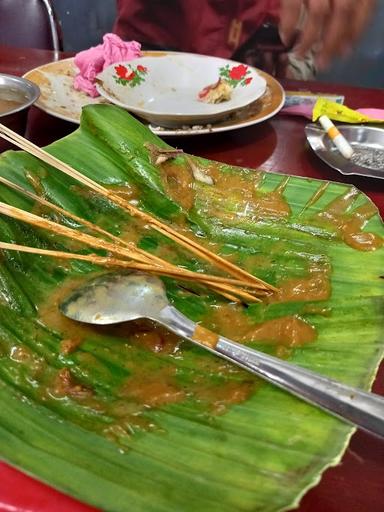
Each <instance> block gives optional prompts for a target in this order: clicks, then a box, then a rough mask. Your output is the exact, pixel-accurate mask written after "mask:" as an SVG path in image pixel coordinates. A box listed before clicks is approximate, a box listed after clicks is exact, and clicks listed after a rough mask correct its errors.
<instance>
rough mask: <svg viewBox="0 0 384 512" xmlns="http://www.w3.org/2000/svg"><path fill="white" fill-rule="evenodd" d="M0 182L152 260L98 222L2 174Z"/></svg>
mask: <svg viewBox="0 0 384 512" xmlns="http://www.w3.org/2000/svg"><path fill="white" fill-rule="evenodd" d="M0 183H3V184H4V185H6V186H7V187H9V188H12V189H14V190H17V191H18V192H20V193H21V194H23V195H25V196H26V197H29V198H30V199H33V200H34V201H36V202H37V203H39V204H42V205H43V206H47V207H48V208H50V209H51V210H53V211H55V212H58V213H60V214H61V215H63V216H64V217H68V218H70V219H72V220H74V221H75V222H77V223H78V224H82V225H83V226H85V227H87V228H88V229H90V230H91V231H94V232H95V233H98V234H100V235H103V236H104V237H106V238H108V239H110V240H111V241H113V242H115V243H116V244H118V245H119V246H124V247H127V248H129V249H131V250H136V251H137V252H139V253H140V254H141V255H142V256H143V260H148V261H151V260H152V258H150V257H149V256H152V255H151V254H150V253H146V252H145V251H142V250H141V249H139V248H138V247H136V246H135V245H134V244H133V243H131V242H126V241H125V240H123V239H121V238H119V237H118V236H115V235H113V234H112V233H110V232H109V231H106V230H104V229H102V228H101V227H100V226H98V225H97V224H93V223H92V222H89V221H87V220H86V219H83V218H81V217H78V216H77V215H74V214H73V213H71V212H69V211H67V210H64V208H61V207H60V206H57V205H56V204H54V203H51V202H50V201H47V200H46V199H44V198H43V197H41V196H38V195H37V194H34V193H33V192H30V191H29V190H27V189H25V188H23V187H21V186H20V185H17V184H16V183H13V182H12V181H9V180H7V179H6V178H3V177H2V176H0ZM154 259H155V258H154ZM158 261H159V263H160V262H161V264H163V263H164V264H165V263H167V262H166V261H165V260H161V259H160V258H158Z"/></svg>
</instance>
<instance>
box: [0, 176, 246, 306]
mask: <svg viewBox="0 0 384 512" xmlns="http://www.w3.org/2000/svg"><path fill="white" fill-rule="evenodd" d="M0 183H3V184H4V185H6V186H7V187H9V188H12V189H14V190H17V191H18V192H20V193H22V194H24V195H25V196H27V197H29V198H31V199H33V200H35V201H36V202H38V203H40V204H42V205H44V206H47V207H49V208H50V209H52V210H53V211H57V212H58V213H60V214H62V215H64V216H66V217H69V218H71V219H72V220H75V221H76V222H78V223H80V224H83V225H84V226H86V227H88V228H89V229H91V230H92V231H95V232H96V233H99V234H101V235H104V236H106V237H107V238H110V239H111V240H113V241H115V242H116V243H117V244H119V245H124V246H126V247H128V248H131V249H132V248H134V250H136V251H137V252H138V253H139V254H140V255H142V256H143V261H144V262H145V261H147V262H148V263H151V262H153V263H154V264H156V265H159V266H163V267H164V268H167V267H168V266H169V267H170V268H176V267H175V266H174V265H172V264H170V263H169V262H167V261H166V260H162V259H161V258H159V257H157V256H155V255H153V254H151V253H146V251H143V250H141V249H139V248H138V247H137V246H134V245H133V244H132V243H131V242H125V241H124V240H122V239H121V238H119V237H117V236H114V235H113V234H112V233H110V232H109V231H105V230H104V229H102V228H100V227H99V226H98V225H96V224H93V223H91V222H88V221H87V220H85V219H83V218H81V217H77V215H74V214H72V213H71V212H69V211H67V210H64V208H61V207H59V206H57V205H55V204H53V203H51V202H49V201H47V200H46V199H44V198H42V197H40V196H38V195H36V194H34V193H33V192H30V191H29V190H26V189H25V188H23V187H20V186H19V185H17V184H16V183H13V182H12V181H9V180H7V179H6V178H3V177H2V176H0ZM239 284H240V283H239ZM212 288H213V289H216V291H218V292H219V293H221V295H223V296H224V297H226V298H227V299H229V300H231V301H236V300H238V299H236V297H234V296H233V295H230V294H229V293H225V292H224V291H223V290H219V289H217V288H215V287H214V286H212Z"/></svg>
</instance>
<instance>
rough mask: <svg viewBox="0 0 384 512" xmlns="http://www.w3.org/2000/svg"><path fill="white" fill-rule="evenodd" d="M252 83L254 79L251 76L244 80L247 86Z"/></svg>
mask: <svg viewBox="0 0 384 512" xmlns="http://www.w3.org/2000/svg"><path fill="white" fill-rule="evenodd" d="M251 82H252V77H251V76H250V77H249V78H246V79H245V80H244V83H245V85H248V84H250V83H251Z"/></svg>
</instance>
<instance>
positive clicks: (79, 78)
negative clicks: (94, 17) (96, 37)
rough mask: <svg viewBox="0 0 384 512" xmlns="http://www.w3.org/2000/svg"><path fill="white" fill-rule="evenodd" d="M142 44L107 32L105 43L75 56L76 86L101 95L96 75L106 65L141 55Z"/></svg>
mask: <svg viewBox="0 0 384 512" xmlns="http://www.w3.org/2000/svg"><path fill="white" fill-rule="evenodd" d="M140 50H141V45H140V43H138V42H136V41H129V42H124V41H123V40H122V39H120V37H119V36H117V35H116V34H105V36H104V37H103V43H102V44H99V45H98V46H93V47H92V48H89V50H83V51H82V52H80V53H78V54H77V55H76V56H75V65H76V66H77V68H78V70H79V72H78V74H77V75H76V76H75V80H74V84H73V86H74V88H75V89H76V90H78V91H83V92H85V93H86V94H88V95H89V96H92V97H93V98H94V97H96V96H99V93H98V92H97V90H96V86H95V80H96V76H97V75H98V74H99V73H100V72H101V71H103V69H105V68H106V67H108V66H110V65H111V64H114V63H115V62H118V61H128V60H132V59H136V58H137V57H140V55H141V53H140Z"/></svg>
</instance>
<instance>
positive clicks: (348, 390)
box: [156, 306, 384, 437]
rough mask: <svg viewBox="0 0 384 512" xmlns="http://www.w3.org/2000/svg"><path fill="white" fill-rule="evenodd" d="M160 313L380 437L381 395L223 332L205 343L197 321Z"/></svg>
mask: <svg viewBox="0 0 384 512" xmlns="http://www.w3.org/2000/svg"><path fill="white" fill-rule="evenodd" d="M160 317H161V318H157V319H156V320H157V321H159V322H160V323H162V324H163V325H165V326H166V327H168V328H169V329H170V330H172V331H173V332H175V333H176V334H178V335H180V336H182V337H184V338H186V339H188V340H189V341H192V342H193V343H195V344H197V345H199V346H200V347H203V348H205V349H207V350H209V351H210V352H212V353H214V354H216V355H218V356H221V357H223V358H225V359H227V360H228V361H231V362H233V363H235V364H236V365H238V366H240V367H242V368H244V369H246V370H248V371H250V372H252V373H254V374H256V375H258V376H259V377H262V378H264V379H265V380H268V381H269V382H271V383H273V384H275V385H276V386H278V387H280V388H282V389H285V390H286V391H289V392H290V393H292V394H294V395H296V396H297V397H299V398H302V399H303V400H305V401H307V402H309V403H312V404H315V405H317V406H319V407H321V408H322V409H324V410H326V411H328V412H330V413H332V414H333V415H335V416H338V417H339V418H342V419H344V420H347V421H348V422H350V423H353V424H355V425H356V426H358V427H360V428H362V429H364V430H367V431H368V432H371V433H373V434H376V435H378V436H382V437H384V397H381V396H379V395H375V394H373V393H367V392H365V391H362V390H360V389H357V388H353V387H350V386H347V385H345V384H342V383H341V382H338V381H336V380H333V379H330V378H328V377H325V376H322V375H319V374H317V373H314V372H312V371H310V370H306V369H304V368H302V367H300V366H296V365H294V364H292V363H289V362H287V361H284V360H282V359H278V358H277V357H273V356H270V355H268V354H264V353H263V352H259V351H257V350H254V349H251V348H249V347H246V346H244V345H241V344H239V343H236V342H234V341H231V340H229V339H227V338H224V337H223V336H217V337H216V338H214V339H215V341H214V342H212V341H211V342H210V343H206V342H205V341H204V340H203V338H202V337H200V336H199V337H197V336H196V327H197V324H195V323H194V322H192V321H191V320H189V319H188V318H187V317H185V316H184V315H183V314H182V313H180V312H179V311H178V310H177V309H175V308H174V307H172V306H167V307H166V308H164V309H163V310H162V311H161V312H160ZM208 332H209V331H208Z"/></svg>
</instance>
